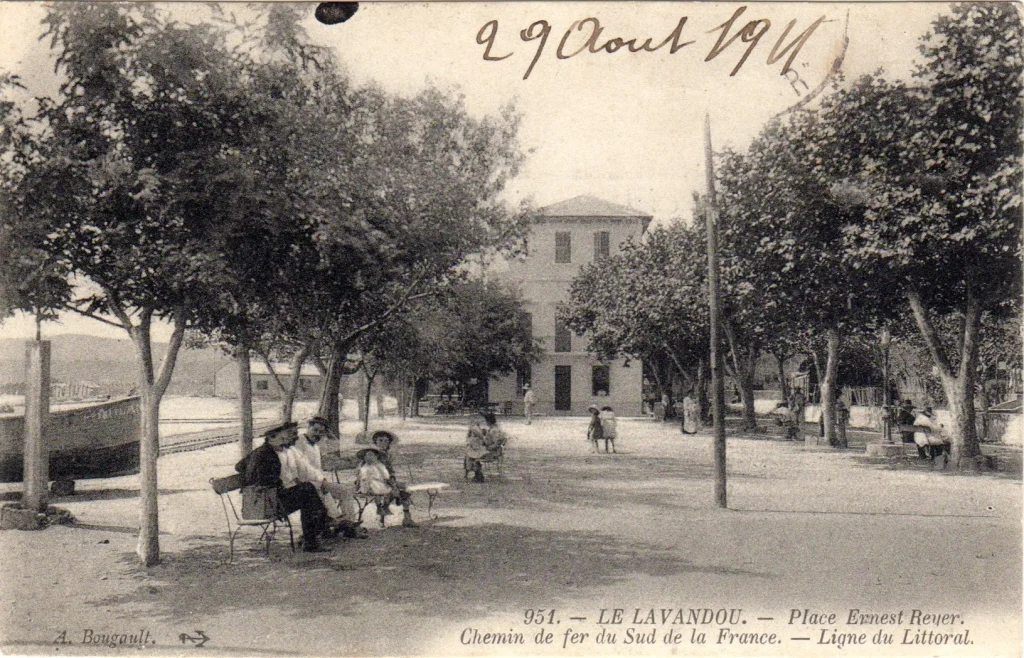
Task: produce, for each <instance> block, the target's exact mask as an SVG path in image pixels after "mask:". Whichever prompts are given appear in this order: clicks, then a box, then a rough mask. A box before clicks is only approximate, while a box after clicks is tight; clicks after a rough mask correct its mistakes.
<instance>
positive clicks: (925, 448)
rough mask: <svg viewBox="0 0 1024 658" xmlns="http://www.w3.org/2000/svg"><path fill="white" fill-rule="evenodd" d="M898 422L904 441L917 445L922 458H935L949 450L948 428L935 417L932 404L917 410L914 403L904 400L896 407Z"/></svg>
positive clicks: (918, 453) (919, 455)
mask: <svg viewBox="0 0 1024 658" xmlns="http://www.w3.org/2000/svg"><path fill="white" fill-rule="evenodd" d="M896 422H897V424H898V425H899V426H900V435H901V439H902V441H903V443H913V444H915V445H917V455H918V457H920V458H921V459H932V460H934V459H935V458H936V457H939V456H940V455H942V454H943V453H945V452H947V451H948V450H949V438H948V437H947V436H946V430H945V428H944V427H943V426H942V424H941V423H940V422H939V421H938V419H936V418H935V412H934V411H933V410H932V408H931V407H930V406H927V405H926V406H925V407H924V408H923V409H921V411H915V410H914V404H913V403H912V402H911V401H910V400H904V401H903V404H901V405H900V406H899V407H898V408H897V409H896ZM911 427H913V429H912V428H911ZM918 428H919V429H918Z"/></svg>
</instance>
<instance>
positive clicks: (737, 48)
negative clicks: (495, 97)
mask: <svg viewBox="0 0 1024 658" xmlns="http://www.w3.org/2000/svg"><path fill="white" fill-rule="evenodd" d="M746 10H747V8H746V7H745V6H744V7H740V8H738V9H736V11H735V12H733V14H732V16H731V17H729V19H728V20H726V21H725V22H724V23H722V24H721V25H718V26H717V27H714V28H712V29H710V30H707V32H703V33H698V31H697V30H693V32H694V33H695V36H699V37H703V36H704V35H705V34H711V35H714V34H717V35H718V36H717V38H715V37H714V36H712V37H708V38H707V41H708V43H710V41H711V39H715V41H714V45H712V46H711V47H710V50H709V51H708V52H707V56H706V57H705V58H704V61H705V62H710V61H711V60H713V59H715V58H716V57H718V56H720V55H724V54H726V53H728V54H729V55H728V56H733V57H735V58H736V60H737V61H736V65H735V66H734V67H733V69H732V72H731V73H730V74H729V75H736V73H737V72H739V70H740V69H741V68H742V67H743V64H744V62H746V61H747V58H748V57H750V55H751V54H752V53H753V52H754V50H755V49H756V48H757V46H758V44H759V43H760V41H761V39H762V37H765V38H766V41H767V42H771V40H772V37H774V33H778V36H777V37H775V39H774V44H773V45H772V46H771V50H770V51H769V52H768V55H767V58H766V61H767V64H768V65H774V64H775V63H776V62H779V61H781V60H783V58H785V61H784V62H783V64H782V68H781V70H780V71H779V73H780V75H785V74H786V73H787V72H788V71H789V70H790V67H791V66H792V64H793V60H794V59H796V56H797V55H798V54H799V53H800V49H801V48H803V46H804V44H806V43H807V40H808V39H810V38H811V35H813V34H814V32H815V30H817V29H818V27H819V26H820V25H821V24H822V23H824V22H825V17H824V16H821V17H820V18H818V19H817V20H815V21H813V22H812V23H810V24H809V25H808V26H806V27H805V28H804V29H803V30H802V31H800V32H799V33H797V30H799V28H798V26H797V21H796V20H795V19H794V20H791V21H789V22H788V23H786V25H785V26H784V27H781V28H773V27H772V22H771V21H770V20H769V19H767V18H758V19H754V20H746V19H744V18H742V16H743V14H744V13H745V12H746ZM686 25H687V17H686V16H683V17H681V18H680V19H679V21H678V22H677V23H676V25H675V28H674V29H672V30H671V31H670V32H668V34H667V36H665V37H663V38H658V37H653V36H646V35H645V36H630V35H623V36H609V35H608V34H607V33H606V30H607V29H608V28H606V27H605V26H604V25H602V24H601V21H600V20H599V19H597V18H594V17H590V18H584V19H582V20H578V21H575V22H574V23H572V24H571V25H570V26H569V27H568V28H567V29H566V30H565V31H564V32H561V33H560V37H559V36H558V35H559V33H558V32H555V38H557V39H558V44H557V45H553V44H554V42H552V48H553V54H554V57H555V61H558V60H563V59H571V58H573V57H576V56H578V55H587V54H590V55H602V54H604V55H610V54H614V53H617V52H628V53H634V54H635V53H655V52H658V51H660V50H662V49H667V50H666V52H668V53H669V54H670V55H674V54H676V53H677V52H678V51H680V50H682V49H684V48H686V47H688V46H693V45H694V44H696V43H697V39H692V40H689V41H687V40H685V35H684V33H687V32H689V31H690V30H688V28H687V27H686ZM780 29H781V31H779V30H780ZM770 31H771V32H773V34H772V35H768V33H769V32H770ZM552 32H553V27H552V25H551V24H550V23H548V22H547V21H545V20H538V21H534V22H533V23H531V24H530V25H529V26H528V27H526V28H524V29H522V30H521V31H520V32H519V40H520V41H522V42H523V43H527V44H528V43H530V42H536V44H535V45H532V46H531V49H530V50H532V55H533V57H532V59H531V61H530V64H529V66H527V68H526V73H525V74H524V75H523V80H526V79H528V78H529V77H530V73H532V72H533V68H534V67H535V66H536V65H537V62H538V61H539V60H540V58H541V56H542V55H543V54H544V53H545V52H549V53H550V52H552V51H551V50H549V49H548V41H549V39H550V38H551V37H552ZM476 42H477V43H478V44H480V45H481V46H483V47H484V52H483V58H484V61H487V62H500V61H503V60H506V59H509V58H511V57H514V56H515V55H516V54H517V50H516V49H515V31H514V30H508V31H506V28H503V27H501V26H500V25H498V21H497V20H491V21H487V22H486V23H484V24H483V26H482V27H481V28H480V30H479V31H478V32H477V34H476ZM737 42H739V43H737ZM696 48H698V49H699V48H700V46H697V47H696ZM526 56H527V57H529V56H530V52H529V51H528V52H527V54H526Z"/></svg>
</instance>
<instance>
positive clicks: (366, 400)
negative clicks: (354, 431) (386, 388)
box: [363, 362, 380, 432]
mask: <svg viewBox="0 0 1024 658" xmlns="http://www.w3.org/2000/svg"><path fill="white" fill-rule="evenodd" d="M376 374H377V373H373V374H372V375H371V374H370V371H369V370H367V369H366V364H365V362H364V363H363V375H364V376H365V377H366V391H365V394H364V396H363V411H364V413H363V431H364V432H368V431H369V430H370V398H371V397H373V380H374V379H375V377H376ZM379 411H380V410H379V409H378V412H379Z"/></svg>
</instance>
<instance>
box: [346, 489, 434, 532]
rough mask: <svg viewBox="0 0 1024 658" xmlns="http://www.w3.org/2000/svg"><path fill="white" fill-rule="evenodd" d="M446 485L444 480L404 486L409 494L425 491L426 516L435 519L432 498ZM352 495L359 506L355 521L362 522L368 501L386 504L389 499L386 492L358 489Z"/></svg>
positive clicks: (381, 523) (382, 520)
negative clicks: (376, 492) (366, 491)
mask: <svg viewBox="0 0 1024 658" xmlns="http://www.w3.org/2000/svg"><path fill="white" fill-rule="evenodd" d="M448 486H449V485H448V484H447V483H445V482H419V483H416V484H407V485H405V487H404V488H405V490H406V491H407V492H409V493H410V494H413V493H417V492H420V491H423V492H426V494H427V516H428V517H430V518H431V519H435V518H437V517H436V516H433V509H434V499H436V498H437V496H438V494H440V493H441V492H442V491H444V490H445V489H447V488H448ZM352 497H353V498H354V499H355V501H356V505H357V506H358V507H359V515H358V516H357V517H356V523H362V522H363V512H364V511H366V508H367V507H369V506H370V503H375V504H377V505H384V504H386V502H385V501H387V500H389V498H390V496H389V495H387V494H372V493H363V492H360V491H356V492H355V493H354V494H352ZM380 526H381V527H382V528H383V527H384V517H381V519H380Z"/></svg>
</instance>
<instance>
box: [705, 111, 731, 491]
mask: <svg viewBox="0 0 1024 658" xmlns="http://www.w3.org/2000/svg"><path fill="white" fill-rule="evenodd" d="M704 175H705V179H706V182H707V202H706V203H705V204H704V218H705V224H706V226H707V230H708V300H709V303H708V306H709V307H710V311H711V411H712V413H713V414H714V425H713V427H714V435H715V436H714V444H713V445H714V448H715V505H716V506H718V507H728V503H727V501H726V489H725V385H724V383H723V381H722V355H721V354H720V353H719V351H718V316H719V301H718V300H719V295H720V288H719V281H718V201H717V199H716V198H715V170H714V167H713V165H712V162H711V117H710V115H708V114H707V113H705V114H704Z"/></svg>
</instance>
